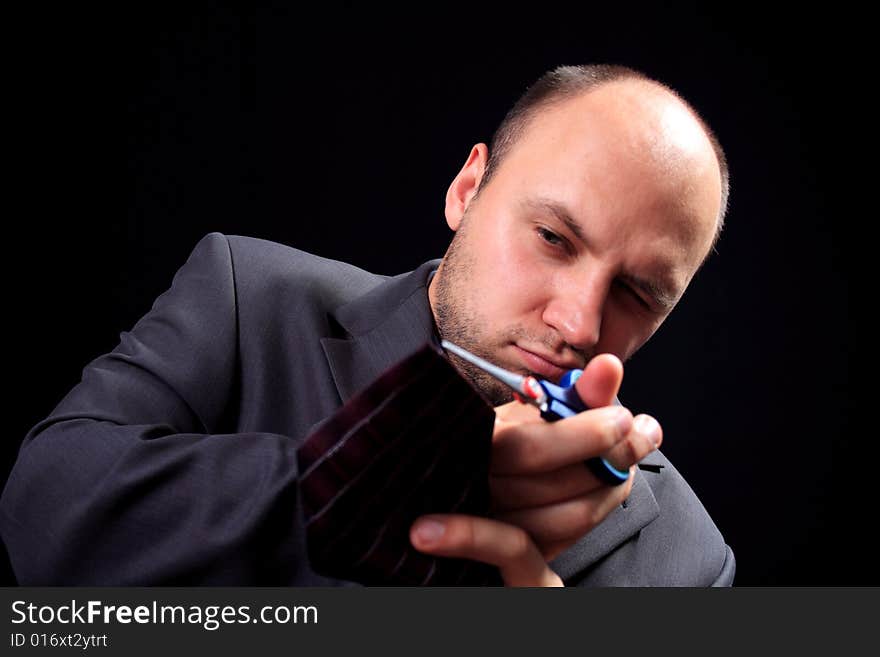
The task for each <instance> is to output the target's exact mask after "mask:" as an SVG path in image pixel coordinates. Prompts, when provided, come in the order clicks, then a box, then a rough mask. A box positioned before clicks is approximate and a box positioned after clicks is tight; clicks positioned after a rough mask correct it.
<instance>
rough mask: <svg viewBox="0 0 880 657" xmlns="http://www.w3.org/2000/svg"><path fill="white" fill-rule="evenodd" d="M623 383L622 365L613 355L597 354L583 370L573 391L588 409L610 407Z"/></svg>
mask: <svg viewBox="0 0 880 657" xmlns="http://www.w3.org/2000/svg"><path fill="white" fill-rule="evenodd" d="M622 382H623V363H621V362H620V359H619V358H618V357H617V356H615V355H614V354H599V355H598V356H596V357H595V358H593V359H592V360H591V361H590V362H589V363H587V366H586V367H585V368H584V373H583V374H582V375H581V377H580V378H579V379H578V380H577V381H576V382H575V384H574V385H575V390H577V393H578V395H580V398H581V399H582V400H583V402H584V403H585V404H586V405H587V406H588V407H590V408H597V407H599V406H610V405H611V404H613V403H614V397H615V395H617V392H618V391H619V390H620V384H621V383H622Z"/></svg>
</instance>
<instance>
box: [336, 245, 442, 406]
mask: <svg viewBox="0 0 880 657" xmlns="http://www.w3.org/2000/svg"><path fill="white" fill-rule="evenodd" d="M439 264H440V260H431V261H428V262H426V263H425V264H423V265H421V266H420V267H419V268H418V269H415V270H414V271H412V272H409V273H408V274H401V275H400V276H395V277H393V278H389V279H387V280H385V281H383V282H382V283H380V284H379V285H377V286H376V287H375V288H373V289H372V290H370V291H369V292H368V293H367V294H365V295H363V296H361V297H358V298H357V299H355V300H353V301H350V302H348V303H346V304H344V305H343V306H341V307H339V308H337V309H336V310H335V311H334V312H333V313H332V315H333V317H334V318H335V320H336V321H337V323H338V324H339V325H340V326H341V327H342V328H344V329H345V330H346V332H347V333H348V337H347V338H323V339H322V340H321V346H322V347H323V349H324V354H325V355H326V356H327V362H328V363H329V364H330V370H331V372H332V373H333V380H334V382H335V383H336V389H337V390H338V391H339V396H340V397H341V398H342V401H343V403H344V402H346V401H348V400H349V399H350V398H351V397H352V396H354V395H355V394H356V393H357V392H358V391H360V390H362V389H363V388H365V387H367V385H369V384H370V383H371V382H372V381H373V380H374V379H376V378H377V377H378V376H379V375H380V374H382V372H384V371H385V370H386V369H387V368H388V367H390V366H391V365H393V364H394V363H396V362H398V361H400V360H402V359H403V358H405V357H406V356H409V355H410V354H411V353H413V352H414V351H415V350H417V349H419V348H420V347H422V346H423V345H424V344H425V343H426V342H434V343H435V344H438V346H439V343H438V342H437V337H436V334H435V330H434V316H433V314H432V312H431V307H430V304H429V303H428V290H427V286H428V280H429V279H430V276H431V274H432V273H433V272H434V271H435V270H436V269H437V266H438V265H439Z"/></svg>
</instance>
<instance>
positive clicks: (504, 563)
mask: <svg viewBox="0 0 880 657" xmlns="http://www.w3.org/2000/svg"><path fill="white" fill-rule="evenodd" d="M410 542H411V543H412V544H413V546H414V547H415V548H416V549H418V550H421V551H422V552H427V553H429V554H433V555H436V556H440V557H459V558H462V559H473V560H474V561H482V562H484V563H489V564H493V565H495V566H498V569H499V571H500V572H501V577H502V579H503V580H504V584H505V585H506V586H562V585H563V584H562V580H561V579H560V578H559V575H557V574H556V573H554V572H553V571H552V570H551V569H550V567H549V566H548V565H547V562H546V560H545V559H544V557H543V556H542V555H541V552H540V551H539V550H538V548H537V547H536V546H535V543H534V541H532V538H531V537H530V536H529V535H528V533H526V532H525V531H524V530H523V529H521V528H520V527H515V526H513V525H510V524H507V523H504V522H499V521H497V520H492V519H490V518H478V517H475V516H466V515H458V514H445V515H443V514H436V515H428V516H422V517H421V518H419V519H418V520H417V521H416V522H415V523H414V524H413V526H412V529H411V530H410Z"/></svg>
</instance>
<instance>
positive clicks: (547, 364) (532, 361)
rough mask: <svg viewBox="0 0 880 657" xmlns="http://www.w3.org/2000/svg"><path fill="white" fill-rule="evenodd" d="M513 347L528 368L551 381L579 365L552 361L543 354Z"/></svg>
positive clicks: (556, 379)
mask: <svg viewBox="0 0 880 657" xmlns="http://www.w3.org/2000/svg"><path fill="white" fill-rule="evenodd" d="M513 348H514V349H515V350H516V353H517V355H518V356H519V360H520V361H521V362H522V364H523V365H524V366H525V368H526V369H528V370H531V371H532V372H534V373H535V374H537V375H538V376H540V377H542V378H545V379H549V380H550V381H558V380H559V379H560V378H561V377H562V375H563V374H565V373H566V372H567V371H568V370H570V369H575V368H576V367H577V365H574V364H572V365H570V364H569V363H567V362H565V361H561V360H553V361H551V360H549V359H548V358H547V357H546V356H541V355H539V354H536V353H534V352H532V351H528V350H526V349H523V348H522V347H519V346H517V345H513Z"/></svg>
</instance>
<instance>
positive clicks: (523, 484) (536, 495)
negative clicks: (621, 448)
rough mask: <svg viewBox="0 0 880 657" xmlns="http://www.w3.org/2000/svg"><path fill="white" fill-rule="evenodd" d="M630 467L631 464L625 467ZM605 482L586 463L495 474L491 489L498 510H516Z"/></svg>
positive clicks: (584, 491) (568, 496) (574, 494)
mask: <svg viewBox="0 0 880 657" xmlns="http://www.w3.org/2000/svg"><path fill="white" fill-rule="evenodd" d="M621 467H622V469H624V470H625V469H626V468H627V467H628V465H627V466H621ZM602 485H604V484H603V483H602V482H601V481H599V479H598V478H597V477H596V475H594V474H593V473H592V472H590V470H589V469H588V468H586V467H585V466H584V464H583V463H581V462H578V463H574V464H572V465H568V466H565V467H563V468H559V469H558V470H551V471H550V472H538V473H535V474H529V475H493V476H491V477H490V478H489V490H490V491H491V494H492V500H493V502H494V505H495V507H494V508H495V510H496V511H512V510H514V509H523V508H530V507H536V506H545V505H547V504H553V503H555V502H562V501H564V500H570V499H571V498H573V497H579V496H581V495H585V494H587V493H589V492H590V491H592V490H595V489H597V488H599V486H602Z"/></svg>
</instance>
